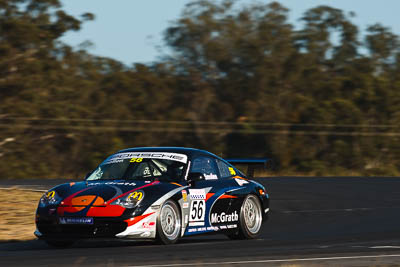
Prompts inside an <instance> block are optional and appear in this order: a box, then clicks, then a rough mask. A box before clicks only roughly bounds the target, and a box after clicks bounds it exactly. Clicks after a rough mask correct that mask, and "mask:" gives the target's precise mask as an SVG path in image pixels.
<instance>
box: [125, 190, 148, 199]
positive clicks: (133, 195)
mask: <svg viewBox="0 0 400 267" xmlns="http://www.w3.org/2000/svg"><path fill="white" fill-rule="evenodd" d="M143 195H144V193H143V191H134V192H132V193H130V194H129V196H128V197H127V198H126V199H130V198H132V199H137V200H138V201H140V200H142V198H143Z"/></svg>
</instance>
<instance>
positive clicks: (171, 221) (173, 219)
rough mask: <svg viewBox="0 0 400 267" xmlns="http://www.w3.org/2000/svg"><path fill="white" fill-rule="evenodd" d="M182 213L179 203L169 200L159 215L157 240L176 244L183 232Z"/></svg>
mask: <svg viewBox="0 0 400 267" xmlns="http://www.w3.org/2000/svg"><path fill="white" fill-rule="evenodd" d="M181 226H182V220H181V213H180V211H179V208H178V205H177V204H176V203H175V202H174V201H172V200H167V201H166V202H165V203H164V204H163V205H162V207H161V210H160V213H159V215H158V217H157V240H158V242H159V243H161V244H165V245H167V244H174V243H175V242H176V241H178V239H179V237H180V234H181Z"/></svg>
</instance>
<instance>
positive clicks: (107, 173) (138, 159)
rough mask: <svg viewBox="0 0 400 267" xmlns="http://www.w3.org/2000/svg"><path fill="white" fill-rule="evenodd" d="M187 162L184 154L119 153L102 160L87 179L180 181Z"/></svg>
mask: <svg viewBox="0 0 400 267" xmlns="http://www.w3.org/2000/svg"><path fill="white" fill-rule="evenodd" d="M186 163H187V156H186V155H183V154H176V153H163V152H162V153H117V154H114V155H112V156H110V157H108V158H107V159H106V160H105V161H104V162H102V163H101V164H100V165H99V166H98V167H97V168H96V169H95V170H94V171H93V172H92V173H91V174H90V175H89V177H87V180H88V181H92V180H143V181H149V180H156V181H166V182H174V181H180V180H182V179H183V175H184V171H185V170H186V168H185V167H186Z"/></svg>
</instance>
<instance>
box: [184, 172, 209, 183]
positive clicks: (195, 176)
mask: <svg viewBox="0 0 400 267" xmlns="http://www.w3.org/2000/svg"><path fill="white" fill-rule="evenodd" d="M187 180H188V183H189V184H194V183H195V182H197V181H203V180H205V177H204V174H202V173H201V172H190V173H189V175H188V178H187Z"/></svg>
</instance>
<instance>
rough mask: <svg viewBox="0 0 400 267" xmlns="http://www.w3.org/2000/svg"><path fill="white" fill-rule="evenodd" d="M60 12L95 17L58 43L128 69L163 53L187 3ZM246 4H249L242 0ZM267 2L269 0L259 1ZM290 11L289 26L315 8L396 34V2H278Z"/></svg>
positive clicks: (172, 0)
mask: <svg viewBox="0 0 400 267" xmlns="http://www.w3.org/2000/svg"><path fill="white" fill-rule="evenodd" d="M61 2H62V4H63V8H64V10H66V11H67V12H68V13H69V14H71V15H74V16H79V15H81V14H83V13H85V12H91V13H93V14H95V15H96V19H95V21H90V22H86V23H84V25H83V28H82V29H81V30H80V31H78V32H70V33H67V34H66V35H65V36H64V37H63V38H62V41H64V42H66V43H67V44H70V45H72V46H77V45H78V44H80V43H82V42H84V41H86V40H89V41H91V42H92V43H93V44H94V46H93V47H92V48H90V49H89V52H90V53H92V54H95V55H101V56H106V57H111V58H114V59H116V60H119V61H122V62H123V63H125V64H127V65H131V64H132V63H137V62H141V63H150V62H152V61H154V60H157V57H159V56H160V55H161V54H162V52H163V51H164V52H165V51H166V50H165V48H163V47H162V45H163V42H162V33H163V31H164V30H165V29H166V28H167V27H168V25H169V24H170V23H171V22H172V21H173V20H175V19H178V18H179V17H180V14H181V12H182V9H183V8H184V6H185V4H186V3H189V2H191V1H189V0H114V1H110V0H84V1H82V0H61ZM241 2H242V3H250V2H252V1H251V0H242V1H241ZM258 2H264V3H269V2H272V1H271V0H258ZM278 2H279V3H281V4H282V5H283V6H285V7H287V8H289V9H290V13H289V22H290V23H292V24H293V25H294V26H296V27H298V26H299V25H300V22H299V20H298V19H299V18H300V17H301V15H302V14H303V13H304V11H306V10H308V9H309V8H312V7H316V6H318V5H329V6H332V7H335V8H339V9H342V10H344V11H346V12H350V11H354V12H355V13H356V15H357V16H356V17H355V18H353V22H354V23H355V24H356V25H357V26H359V27H360V29H361V30H365V28H366V27H367V25H371V24H374V23H376V22H379V23H381V24H383V25H385V26H388V27H390V28H391V29H392V31H393V32H394V33H395V34H397V35H400V23H399V22H400V21H399V19H398V12H399V10H400V0H384V1H378V0H325V1H323V0H281V1H278Z"/></svg>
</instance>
